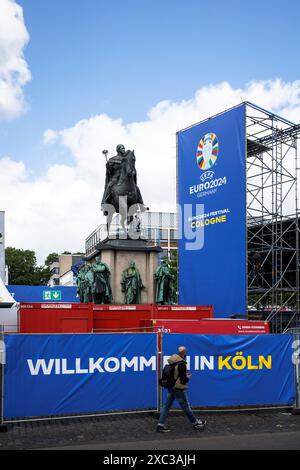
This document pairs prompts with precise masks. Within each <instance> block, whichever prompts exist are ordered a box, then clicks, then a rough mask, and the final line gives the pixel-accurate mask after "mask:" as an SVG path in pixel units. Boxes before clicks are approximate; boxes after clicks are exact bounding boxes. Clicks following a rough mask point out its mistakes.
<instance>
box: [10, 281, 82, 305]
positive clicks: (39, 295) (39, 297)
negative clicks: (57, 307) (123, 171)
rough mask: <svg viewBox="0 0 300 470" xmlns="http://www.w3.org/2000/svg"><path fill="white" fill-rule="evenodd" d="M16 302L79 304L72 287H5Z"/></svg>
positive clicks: (74, 288)
mask: <svg viewBox="0 0 300 470" xmlns="http://www.w3.org/2000/svg"><path fill="white" fill-rule="evenodd" d="M7 290H8V291H9V292H10V293H11V295H12V296H13V298H14V299H15V301H16V302H29V303H30V302H37V303H42V302H47V303H50V302H54V303H56V302H70V303H73V304H74V303H79V295H78V294H77V287H73V286H56V287H48V286H13V285H9V286H7Z"/></svg>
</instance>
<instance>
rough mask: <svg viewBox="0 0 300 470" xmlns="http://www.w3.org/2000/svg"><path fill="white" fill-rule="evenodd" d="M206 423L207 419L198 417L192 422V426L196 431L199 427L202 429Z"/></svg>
mask: <svg viewBox="0 0 300 470" xmlns="http://www.w3.org/2000/svg"><path fill="white" fill-rule="evenodd" d="M206 424H207V421H205V420H203V421H201V420H200V419H198V421H197V422H196V423H195V424H193V428H194V429H195V430H196V431H198V430H199V429H204V428H205V426H206Z"/></svg>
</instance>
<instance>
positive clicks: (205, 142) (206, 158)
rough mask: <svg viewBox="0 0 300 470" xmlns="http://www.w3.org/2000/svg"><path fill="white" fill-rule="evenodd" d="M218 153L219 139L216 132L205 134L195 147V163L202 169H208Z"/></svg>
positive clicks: (212, 164) (214, 161)
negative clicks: (196, 147)
mask: <svg viewBox="0 0 300 470" xmlns="http://www.w3.org/2000/svg"><path fill="white" fill-rule="evenodd" d="M218 155H219V141H218V137H217V136H216V134H213V133H210V134H206V135H205V136H204V137H203V138H202V139H201V140H200V142H199V145H198V149H197V163H198V166H199V168H200V170H202V171H206V170H210V169H211V168H212V167H213V166H214V164H215V163H216V161H217V158H218Z"/></svg>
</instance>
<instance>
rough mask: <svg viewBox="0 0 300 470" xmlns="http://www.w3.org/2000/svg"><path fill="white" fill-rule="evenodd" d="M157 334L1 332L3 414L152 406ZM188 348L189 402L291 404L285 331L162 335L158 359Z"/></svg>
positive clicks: (288, 339)
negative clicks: (253, 334)
mask: <svg viewBox="0 0 300 470" xmlns="http://www.w3.org/2000/svg"><path fill="white" fill-rule="evenodd" d="M157 340H158V337H157V335H156V334H154V333H146V334H113V335H109V334H103V335H92V334H86V335H83V334H78V335H71V334H66V335H5V346H6V365H5V369H4V387H3V390H4V395H3V397H4V407H3V410H4V411H3V417H4V421H10V420H18V419H30V418H36V417H46V416H67V415H75V416H76V415H79V414H89V413H95V414H99V413H103V412H123V411H132V410H140V411H141V410H157V409H158V408H159V407H160V400H159V399H158V396H159V394H158V380H157V379H158V369H159V365H160V364H159V363H160V361H158V359H157V358H158V357H160V354H159V352H160V351H158V344H159V343H158V341H157ZM182 344H184V345H186V347H187V348H188V357H187V361H188V367H189V369H190V372H191V373H192V378H191V383H190V390H189V397H190V401H191V404H192V406H193V407H195V408H196V407H197V408H203V407H216V408H217V407H227V406H233V407H235V406H253V405H257V406H262V405H283V406H290V405H291V406H292V405H294V404H295V402H296V379H295V366H294V363H293V360H292V358H293V354H294V349H293V347H294V344H293V336H291V335H261V336H203V335H175V334H163V335H162V345H163V346H162V356H163V358H164V359H163V360H164V362H165V361H166V360H167V358H168V357H169V356H170V355H172V354H173V353H175V352H176V351H177V348H178V346H180V345H182Z"/></svg>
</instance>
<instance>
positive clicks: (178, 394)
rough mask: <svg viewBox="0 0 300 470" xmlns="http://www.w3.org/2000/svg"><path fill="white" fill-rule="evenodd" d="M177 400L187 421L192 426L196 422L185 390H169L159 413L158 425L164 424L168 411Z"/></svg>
mask: <svg viewBox="0 0 300 470" xmlns="http://www.w3.org/2000/svg"><path fill="white" fill-rule="evenodd" d="M175 400H177V401H178V403H179V405H180V407H181V409H182V410H183V411H184V413H185V415H186V416H187V418H188V419H189V421H190V422H191V423H192V424H195V423H196V422H197V418H196V417H195V415H194V413H193V412H192V410H191V406H190V404H189V401H188V397H187V394H186V391H185V390H176V389H170V390H168V397H167V400H166V402H165V404H164V406H163V409H162V410H161V413H160V418H159V422H158V424H162V425H163V424H165V422H166V419H167V416H168V413H169V410H170V408H171V406H172V405H173V403H174V401H175Z"/></svg>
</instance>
